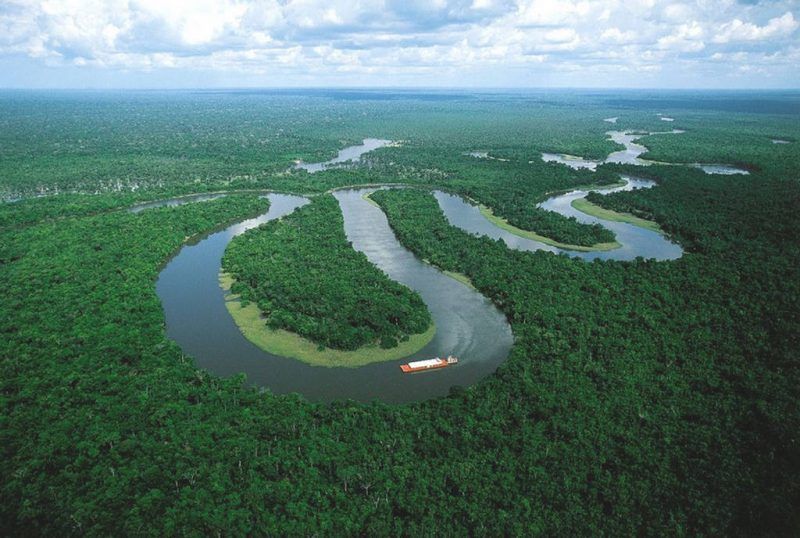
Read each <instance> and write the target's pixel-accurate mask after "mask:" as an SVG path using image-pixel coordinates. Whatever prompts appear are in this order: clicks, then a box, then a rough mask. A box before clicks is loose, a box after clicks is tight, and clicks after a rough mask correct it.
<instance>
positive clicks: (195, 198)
mask: <svg viewBox="0 0 800 538" xmlns="http://www.w3.org/2000/svg"><path fill="white" fill-rule="evenodd" d="M224 196H225V195H224V194H193V195H191V196H181V197H178V198H171V199H169V200H156V201H155V202H144V203H141V204H136V205H134V206H131V208H130V212H131V213H139V212H141V211H144V210H145V209H153V208H156V207H177V206H181V205H184V204H193V203H195V202H210V201H212V200H218V199H220V198H222V197H224Z"/></svg>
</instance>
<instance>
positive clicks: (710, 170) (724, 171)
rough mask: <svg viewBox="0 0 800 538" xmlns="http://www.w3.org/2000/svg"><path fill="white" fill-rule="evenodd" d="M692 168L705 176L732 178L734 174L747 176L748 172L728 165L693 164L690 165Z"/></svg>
mask: <svg viewBox="0 0 800 538" xmlns="http://www.w3.org/2000/svg"><path fill="white" fill-rule="evenodd" d="M690 166H692V167H693V168H699V169H700V170H702V171H703V172H705V173H706V174H720V175H723V176H732V175H736V174H741V175H743V176H746V175H749V174H750V172H748V171H747V170H744V169H742V168H737V167H735V166H730V165H728V164H703V163H694V164H692V165H690Z"/></svg>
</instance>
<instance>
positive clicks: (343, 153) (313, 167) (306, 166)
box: [295, 138, 392, 174]
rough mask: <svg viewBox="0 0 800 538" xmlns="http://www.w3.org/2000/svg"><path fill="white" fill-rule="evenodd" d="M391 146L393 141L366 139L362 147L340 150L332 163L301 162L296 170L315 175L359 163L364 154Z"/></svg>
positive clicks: (296, 165) (296, 166) (349, 147)
mask: <svg viewBox="0 0 800 538" xmlns="http://www.w3.org/2000/svg"><path fill="white" fill-rule="evenodd" d="M390 144H392V141H391V140H382V139H380V138H365V139H364V141H363V142H362V143H361V144H360V145H357V146H348V147H346V148H344V149H342V150H339V154H338V155H337V156H336V157H334V158H333V159H331V160H330V161H325V162H323V163H304V162H302V161H301V162H299V163H297V164H295V168H297V169H302V170H305V171H307V172H308V173H310V174H313V173H315V172H321V171H322V170H325V169H326V168H329V167H331V166H335V165H337V164H341V163H345V162H348V161H358V160H359V159H360V158H361V156H362V155H363V154H365V153H368V152H370V151H372V150H374V149H378V148H383V147H386V146H388V145H390Z"/></svg>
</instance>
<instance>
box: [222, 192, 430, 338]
mask: <svg viewBox="0 0 800 538" xmlns="http://www.w3.org/2000/svg"><path fill="white" fill-rule="evenodd" d="M222 267H223V269H224V270H225V271H226V272H228V273H230V274H231V275H232V276H233V277H234V278H235V280H236V282H235V283H234V284H233V286H232V287H231V291H232V292H233V293H235V294H237V295H239V296H240V297H241V300H242V301H243V302H244V303H245V304H246V303H248V302H255V303H256V304H257V305H258V308H259V310H260V311H261V312H262V314H263V315H264V316H265V318H266V324H267V326H269V327H271V328H273V329H286V330H288V331H291V332H293V333H297V334H299V335H301V336H304V337H306V338H308V339H310V340H312V341H314V342H316V343H318V344H319V345H321V346H325V347H329V348H334V349H342V350H354V349H358V348H360V347H362V346H366V345H370V344H374V343H380V346H381V347H382V348H385V349H386V348H391V347H395V346H397V344H398V343H399V342H401V341H406V340H408V337H409V336H410V335H413V334H421V333H424V332H425V331H426V330H427V329H428V328H429V326H430V325H431V316H430V313H429V312H428V309H427V307H426V306H425V303H423V302H422V298H421V297H420V296H419V295H418V294H417V293H415V292H413V291H411V290H410V289H408V288H406V287H405V286H403V285H401V284H398V283H397V282H395V281H393V280H390V279H389V277H387V276H386V275H385V274H384V273H382V272H381V271H380V270H379V269H377V268H376V267H375V266H374V265H372V264H371V263H370V262H369V260H367V257H366V256H365V255H364V254H363V253H361V252H357V251H355V250H353V248H352V245H351V244H350V242H349V241H348V240H347V237H346V236H345V233H344V219H343V218H342V213H341V211H340V210H339V204H338V202H337V201H336V199H335V198H334V197H333V196H331V195H329V194H326V195H322V196H318V197H316V198H314V200H313V201H312V202H311V203H310V204H309V205H307V206H306V207H303V208H301V209H299V210H297V211H296V212H295V213H294V214H292V215H289V216H287V217H284V218H283V219H281V220H280V221H274V222H268V223H266V224H263V225H261V226H260V227H259V228H257V229H254V230H250V231H248V232H246V233H244V234H242V235H240V236H239V237H236V238H235V239H234V240H233V241H231V243H230V245H228V248H227V250H226V251H225V257H224V258H223V262H222Z"/></svg>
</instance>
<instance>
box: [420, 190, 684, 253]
mask: <svg viewBox="0 0 800 538" xmlns="http://www.w3.org/2000/svg"><path fill="white" fill-rule="evenodd" d="M623 179H624V180H625V182H626V183H625V185H624V186H620V187H615V188H611V189H605V190H602V191H599V192H604V193H611V192H618V191H623V190H632V189H640V188H650V187H652V186H653V185H655V183H653V182H652V181H650V180H646V179H637V178H633V177H628V176H624V177H623ZM587 194H588V192H587V191H583V190H575V191H571V192H568V193H566V194H562V195H559V196H554V197H552V198H550V199H548V200H546V201H544V202H542V203H541V204H540V207H541V208H543V209H547V210H549V211H555V212H556V213H560V214H562V215H564V216H568V217H575V218H576V219H577V220H578V221H579V222H582V223H584V224H601V225H602V226H604V227H606V228H608V229H610V230H611V231H613V232H614V234H615V235H616V238H617V241H618V242H619V243H621V244H622V246H621V247H620V248H617V249H614V250H608V251H593V252H579V251H574V250H565V249H560V248H557V247H554V246H551V245H547V244H545V243H542V242H539V241H535V240H533V239H527V238H524V237H520V236H518V235H514V234H512V233H511V232H508V231H506V230H503V229H502V228H499V227H497V226H496V225H495V224H493V223H492V222H491V221H489V220H488V219H486V218H485V217H484V216H483V215H482V214H481V213H480V209H479V208H478V207H477V206H473V205H470V204H469V203H467V202H465V201H464V200H463V199H462V198H461V197H459V196H455V195H452V194H447V193H444V192H441V191H435V192H434V196H435V197H436V199H437V200H438V202H439V207H441V208H442V211H443V212H444V214H445V216H446V217H447V220H448V221H449V222H450V224H452V225H453V226H456V227H458V228H461V229H462V230H465V231H467V232H469V233H472V234H476V235H485V236H487V237H490V238H492V239H502V240H503V242H505V244H506V245H507V246H508V247H509V248H513V249H516V250H527V251H536V250H543V251H547V252H554V253H558V254H565V255H568V256H571V257H574V258H582V259H584V260H594V259H601V260H623V261H624V260H633V259H635V258H637V257H639V256H641V257H643V258H652V259H656V260H673V259H676V258H679V257H681V255H682V254H683V250H682V249H681V247H680V246H678V245H677V244H675V243H673V242H672V241H670V240H669V239H667V238H666V237H664V236H663V235H662V234H659V233H658V232H655V231H652V230H647V229H644V228H640V227H638V226H633V225H632V224H627V223H624V222H614V221H609V220H605V219H600V218H598V217H593V216H591V215H587V214H586V213H583V212H581V211H578V210H577V209H575V208H574V207H572V202H573V201H574V200H577V199H580V198H584V197H586V195H587Z"/></svg>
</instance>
